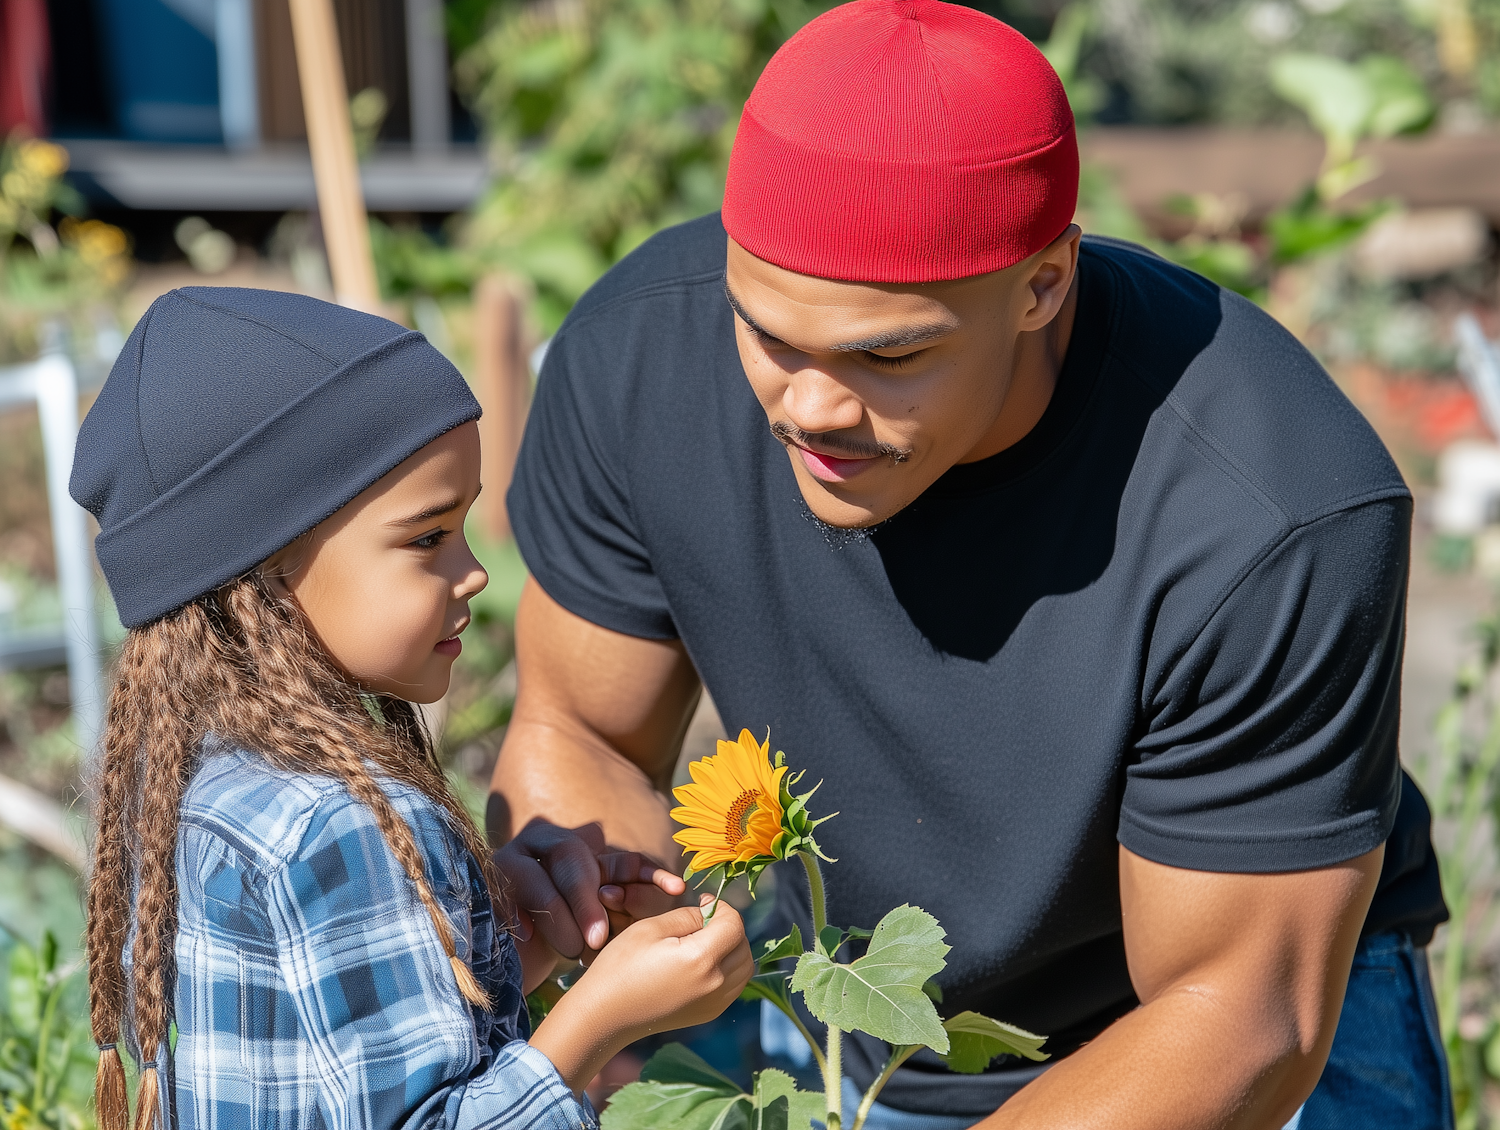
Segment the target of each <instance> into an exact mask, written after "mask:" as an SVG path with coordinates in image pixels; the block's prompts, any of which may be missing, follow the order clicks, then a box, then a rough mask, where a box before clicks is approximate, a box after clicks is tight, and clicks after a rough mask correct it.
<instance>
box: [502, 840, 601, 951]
mask: <svg viewBox="0 0 1500 1130" xmlns="http://www.w3.org/2000/svg"><path fill="white" fill-rule="evenodd" d="M505 874H506V877H507V878H508V879H509V880H510V881H511V883H512V884H513V888H512V897H513V898H514V899H515V901H516V906H517V907H518V908H519V909H520V910H522V911H523V912H525V914H526V915H527V916H528V917H530V919H531V925H532V927H533V928H534V929H536V930H539V931H541V934H542V937H544V938H545V939H546V940H547V944H548V945H550V946H551V947H552V948H553V949H555V950H556V951H557V952H558V953H560V954H562V955H563V956H564V957H570V958H576V957H577V956H578V954H579V953H580V952H582V950H583V948H584V937H583V934H582V932H580V930H579V929H578V926H577V924H576V923H575V922H574V918H573V912H572V910H571V908H570V906H569V904H568V901H567V900H566V899H565V898H564V897H563V896H562V893H561V892H560V891H558V889H557V887H556V886H555V885H554V884H553V882H552V880H551V878H550V877H549V876H548V874H547V871H546V869H545V868H543V867H542V865H541V864H540V863H538V862H537V861H536V860H534V859H527V858H524V857H520V858H517V857H512V858H511V859H509V860H507V862H506V868H505ZM599 913H600V917H601V918H602V917H603V913H604V911H603V908H602V907H601V908H600V911H599ZM596 948H597V947H596Z"/></svg>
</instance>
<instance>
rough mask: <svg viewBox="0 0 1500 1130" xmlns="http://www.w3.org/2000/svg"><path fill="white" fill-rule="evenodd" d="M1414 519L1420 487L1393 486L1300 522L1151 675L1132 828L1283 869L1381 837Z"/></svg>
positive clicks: (1217, 863)
mask: <svg viewBox="0 0 1500 1130" xmlns="http://www.w3.org/2000/svg"><path fill="white" fill-rule="evenodd" d="M1410 524H1411V509H1410V500H1409V499H1407V498H1389V499H1384V500H1381V501H1378V502H1372V503H1368V504H1366V505H1362V506H1357V507H1354V508H1352V509H1349V510H1344V511H1339V512H1337V513H1334V514H1331V515H1328V516H1326V517H1323V518H1321V519H1319V520H1317V521H1313V522H1309V523H1307V524H1305V525H1303V526H1300V527H1297V528H1295V529H1293V530H1292V531H1291V532H1290V533H1288V534H1287V535H1286V536H1285V537H1284V538H1282V539H1281V541H1280V542H1279V543H1278V544H1276V545H1275V546H1274V547H1273V548H1272V550H1271V551H1270V552H1269V553H1268V554H1266V555H1265V556H1264V557H1263V558H1262V559H1261V560H1260V561H1259V562H1258V563H1257V564H1255V565H1254V566H1253V567H1252V568H1250V569H1249V570H1248V571H1247V572H1246V574H1245V575H1244V576H1243V577H1242V578H1241V579H1240V580H1239V581H1238V583H1237V584H1235V585H1234V586H1233V587H1232V589H1231V590H1230V591H1229V593H1228V595H1227V596H1226V597H1225V599H1224V600H1223V601H1222V602H1221V603H1220V604H1219V605H1218V607H1217V608H1216V609H1214V610H1213V612H1212V615H1211V616H1209V618H1208V620H1207V622H1206V623H1205V624H1204V626H1203V627H1202V629H1201V630H1199V631H1198V632H1197V634H1196V635H1195V636H1194V637H1193V638H1192V639H1191V640H1190V641H1189V642H1188V643H1187V644H1186V646H1185V647H1182V648H1181V652H1180V654H1179V655H1176V656H1172V657H1168V658H1167V659H1166V660H1165V661H1164V662H1163V664H1162V666H1161V669H1160V672H1159V674H1156V675H1154V676H1148V683H1147V691H1146V697H1145V701H1143V702H1142V709H1143V711H1144V717H1145V719H1146V723H1145V727H1144V733H1143V735H1142V736H1141V737H1140V738H1139V739H1138V741H1137V742H1136V744H1135V757H1134V758H1133V760H1132V763H1131V764H1130V765H1129V766H1128V767H1127V769H1126V773H1125V787H1124V798H1123V803H1122V806H1121V814H1120V828H1119V840H1120V843H1121V844H1123V845H1124V846H1125V847H1126V848H1128V849H1129V850H1131V851H1133V852H1135V853H1136V854H1138V855H1141V856H1144V857H1145V858H1147V859H1151V860H1154V861H1156V862H1158V863H1164V864H1168V865H1170V866H1174V867H1185V868H1192V869H1195V870H1203V871H1227V872H1274V871H1295V870H1301V869H1305V868H1313V867H1326V866H1331V865H1333V864H1335V863H1339V862H1342V861H1343V860H1346V859H1352V858H1354V857H1355V856H1358V855H1362V854H1364V853H1365V852H1367V851H1370V850H1372V849H1373V848H1375V847H1376V846H1378V845H1379V844H1381V843H1382V842H1384V840H1385V838H1386V836H1387V835H1389V833H1390V830H1391V827H1392V824H1393V822H1394V820H1395V816H1396V808H1397V805H1398V803H1399V800H1400V796H1401V776H1400V764H1399V759H1398V755H1397V728H1398V721H1399V717H1400V686H1401V649H1402V639H1403V624H1404V615H1405V596H1406V579H1407V566H1408V559H1409V552H1410ZM1156 646H1157V645H1156V644H1153V647H1156ZM1161 646H1164V647H1170V646H1171V644H1170V642H1168V643H1165V644H1163V645H1161ZM1148 670H1149V665H1148Z"/></svg>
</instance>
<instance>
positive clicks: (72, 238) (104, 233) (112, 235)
mask: <svg viewBox="0 0 1500 1130" xmlns="http://www.w3.org/2000/svg"><path fill="white" fill-rule="evenodd" d="M59 230H60V231H61V232H62V237H63V239H64V240H66V241H67V242H68V243H71V244H72V245H73V246H74V247H76V248H78V254H79V255H80V256H81V257H82V258H83V261H84V262H85V263H90V264H95V263H102V262H103V261H104V260H106V259H113V258H114V257H115V256H117V255H124V254H125V251H126V249H127V247H128V246H129V244H128V241H127V240H126V238H125V233H124V232H123V231H121V230H120V229H119V228H117V227H115V226H114V225H113V224H106V223H105V222H104V221H103V220H75V219H73V218H72V217H71V216H70V217H68V218H67V219H65V220H64V221H63V222H62V226H61V228H60V229H59Z"/></svg>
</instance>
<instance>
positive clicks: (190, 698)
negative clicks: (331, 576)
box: [87, 573, 498, 1130]
mask: <svg viewBox="0 0 1500 1130" xmlns="http://www.w3.org/2000/svg"><path fill="white" fill-rule="evenodd" d="M369 697H370V696H367V695H362V694H361V692H360V690H359V688H358V687H356V686H354V685H353V684H352V683H350V682H349V681H348V679H347V678H346V677H345V676H344V675H343V674H342V673H340V671H339V670H338V669H337V668H336V667H335V666H334V664H333V662H332V661H331V660H330V658H329V657H328V655H327V653H326V652H325V651H324V650H323V648H322V647H321V645H320V644H319V643H318V641H317V639H316V638H315V636H314V635H313V633H312V631H311V629H310V628H309V626H308V624H307V621H306V619H305V617H304V616H303V614H302V612H301V610H300V609H299V608H298V607H297V605H296V604H295V602H293V601H292V600H291V599H290V598H289V597H283V596H279V595H277V593H276V592H274V591H273V590H272V588H271V586H270V585H269V583H268V582H267V581H266V579H265V578H264V577H262V576H261V575H260V574H258V573H254V574H250V575H248V576H245V577H242V578H240V579H238V580H235V581H231V582H230V583H228V584H226V585H224V586H222V587H220V588H218V589H215V590H214V591H213V592H211V593H208V594H207V595H206V596H202V597H199V598H198V599H197V600H195V601H193V602H192V603H190V604H188V605H186V606H184V607H182V608H180V609H178V610H177V611H175V612H172V613H170V614H169V615H167V616H165V617H163V618H162V619H160V620H157V621H154V622H153V623H151V624H148V625H146V626H145V627H142V628H137V629H134V630H132V631H131V632H130V634H129V635H128V636H127V637H126V640H125V643H124V646H123V648H122V650H121V653H120V659H119V665H118V669H117V674H116V679H115V685H114V689H113V691H112V692H111V694H110V698H109V708H108V714H107V717H106V720H105V735H104V758H103V766H102V769H101V771H100V779H99V781H98V782H97V785H96V788H97V792H96V796H97V805H98V808H97V813H96V826H97V830H96V833H95V840H94V868H93V875H92V878H91V880H90V882H89V892H88V937H87V943H88V960H89V1009H90V1015H91V1020H92V1025H93V1035H94V1040H95V1042H96V1043H98V1044H99V1046H100V1048H101V1053H100V1056H99V1069H98V1075H97V1076H96V1078H95V1102H96V1105H97V1109H98V1118H99V1128H100V1130H126V1126H127V1123H128V1121H129V1107H128V1102H127V1099H126V1092H125V1076H124V1071H123V1067H122V1064H121V1061H120V1055H119V1052H118V1050H117V1049H116V1047H115V1045H116V1042H117V1041H118V1040H119V1039H121V1038H122V1035H123V1034H124V1032H123V1030H124V1028H125V1027H126V1021H127V1019H128V1021H129V1028H130V1030H131V1033H132V1034H133V1036H134V1039H135V1043H136V1046H137V1047H138V1048H139V1049H140V1054H141V1058H142V1060H143V1062H142V1069H143V1070H142V1074H141V1080H140V1088H139V1093H138V1103H137V1109H136V1118H135V1130H153V1127H154V1125H155V1123H156V1121H157V1114H158V1100H157V1087H158V1082H157V1077H156V1067H155V1056H156V1054H157V1049H159V1048H161V1047H163V1046H164V1041H165V1039H166V1036H167V1025H168V1015H169V1000H168V997H169V994H170V987H169V985H168V979H169V977H170V975H171V969H172V951H173V947H174V944H175V940H176V935H177V876H176V866H175V856H176V850H177V819H178V810H179V808H180V806H181V804H182V798H183V793H184V791H185V790H186V788H187V785H188V781H189V779H190V778H191V776H192V772H193V766H194V760H195V758H196V756H197V754H198V750H199V747H200V744H201V743H202V741H203V739H204V738H205V736H207V735H208V734H214V735H215V736H217V737H218V738H221V739H223V740H225V741H227V742H232V743H234V744H236V745H240V746H243V747H244V748H246V749H250V750H254V751H256V752H258V753H260V754H262V755H263V756H264V757H265V758H266V760H267V761H268V762H269V763H270V764H272V765H273V766H275V767H277V768H279V769H284V770H289V771H293V772H302V773H316V774H319V775H324V776H330V777H336V778H338V779H339V780H341V781H343V782H344V784H345V785H346V786H347V787H348V789H349V791H350V793H351V794H352V795H353V796H354V798H355V799H356V800H358V801H359V802H360V803H361V804H364V805H365V806H367V807H368V808H369V809H370V811H371V812H373V813H374V815H375V820H376V823H377V825H378V826H379V828H380V831H381V834H382V835H383V836H384V838H385V842H386V843H387V844H388V845H389V847H390V849H391V852H392V854H393V855H395V857H396V858H397V859H398V860H399V861H400V863H401V866H402V868H403V869H404V870H405V872H406V874H407V876H408V877H409V878H410V879H411V881H412V883H413V884H414V885H415V887H416V892H417V896H418V897H419V898H420V899H421V901H422V904H423V906H425V907H426V908H427V913H428V914H429V915H430V916H431V918H432V924H433V927H434V928H435V929H436V931H437V936H438V939H439V941H440V942H441V944H442V947H443V951H444V952H445V953H446V954H447V955H448V959H449V962H450V964H451V965H452V967H453V973H454V977H455V978H456V979H457V982H458V988H459V991H460V992H461V993H462V994H463V996H464V998H465V999H466V1000H468V1001H469V1002H471V1003H472V1004H474V1005H476V1006H478V1007H488V1006H489V1000H488V998H487V997H486V996H485V993H484V991H483V990H482V989H481V988H480V987H479V984H478V982H477V981H476V980H475V979H474V975H473V973H472V972H471V971H470V970H469V967H468V966H467V965H465V964H464V962H463V961H462V960H461V959H460V958H459V957H458V953H457V950H456V948H455V941H454V936H453V927H452V924H451V923H450V922H449V921H448V916H447V915H446V914H445V913H444V912H443V909H442V907H441V905H440V904H439V903H438V901H437V899H436V898H435V897H434V896H433V893H432V890H431V888H430V887H429V886H428V884H427V880H426V878H425V877H424V875H423V869H422V856H421V853H420V851H419V850H418V848H417V844H416V841H415V839H414V838H413V836H412V832H411V829H410V828H409V827H408V826H407V824H406V822H405V821H403V820H402V819H401V817H400V816H399V815H398V814H397V813H396V811H395V809H394V808H393V807H392V806H391V803H390V801H389V799H387V797H386V795H385V793H384V792H383V791H382V790H381V788H380V786H379V785H378V784H377V783H376V776H375V772H372V769H371V766H373V767H374V769H375V771H378V773H379V774H381V775H383V776H387V777H390V778H393V779H395V780H398V781H401V782H404V783H406V784H408V785H410V786H412V787H413V788H415V789H417V790H419V791H420V792H422V793H423V794H424V795H425V796H427V797H429V798H430V799H431V800H432V801H433V802H435V803H436V804H439V805H441V806H442V808H443V809H444V810H445V811H446V812H447V814H448V817H449V822H450V824H451V825H452V827H453V828H454V829H455V831H457V833H458V834H459V835H460V836H461V837H462V839H463V841H464V843H465V845H466V846H467V847H468V848H469V850H470V851H471V852H473V854H474V856H475V858H476V859H478V860H479V862H480V866H481V867H482V868H483V869H484V874H485V877H486V880H487V881H488V883H489V885H490V888H491V890H492V891H494V890H497V889H498V885H497V883H496V881H495V877H494V872H493V870H492V867H491V864H490V862H489V853H488V850H487V849H486V847H485V844H484V841H483V839H482V838H481V836H480V834H479V831H478V829H477V828H475V826H474V822H473V821H472V820H471V819H470V818H469V815H468V814H467V813H466V812H465V811H464V809H463V807H462V806H461V805H460V804H459V803H458V801H457V800H456V799H454V797H453V794H452V792H451V791H450V790H449V788H448V784H447V781H446V780H445V779H444V776H443V772H442V769H441V767H440V766H439V764H438V762H437V759H436V757H435V755H434V754H433V751H432V746H431V743H430V742H429V740H428V738H427V733H426V730H425V729H424V727H423V726H422V723H421V720H420V718H419V717H418V715H417V712H416V710H415V709H414V708H413V707H412V706H411V704H410V703H407V702H404V701H401V700H400V699H396V698H393V697H389V696H375V699H374V702H373V704H371V705H372V706H373V709H367V702H368V701H369ZM377 716H378V717H379V719H380V720H379V721H377V720H376V717H377ZM132 891H134V892H135V896H134V897H135V907H134V921H135V929H136V933H135V938H134V942H133V945H132V950H131V957H132V966H131V970H130V977H129V985H128V986H127V984H126V976H125V963H124V953H123V951H124V947H125V944H126V941H127V938H128V936H129V932H130V925H131V920H132V914H131V898H132ZM127 1009H128V1011H129V1015H128V1017H127Z"/></svg>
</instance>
